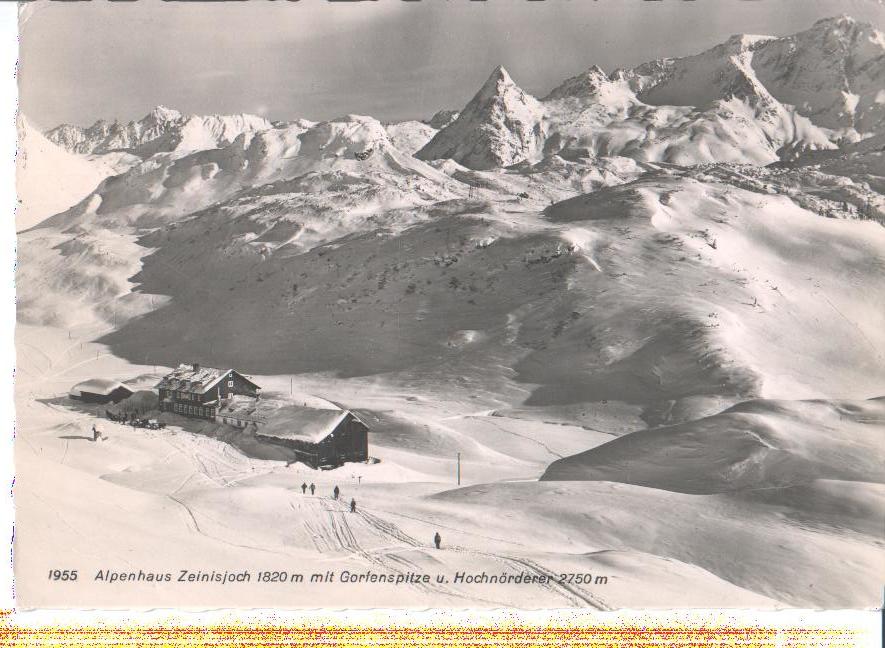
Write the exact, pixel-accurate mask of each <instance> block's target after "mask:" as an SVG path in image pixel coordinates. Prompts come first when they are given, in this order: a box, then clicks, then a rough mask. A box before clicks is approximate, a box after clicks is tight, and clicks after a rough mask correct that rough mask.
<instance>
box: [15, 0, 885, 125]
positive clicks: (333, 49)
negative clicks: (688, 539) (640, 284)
mask: <svg viewBox="0 0 885 648" xmlns="http://www.w3.org/2000/svg"><path fill="white" fill-rule="evenodd" d="M839 14H848V15H851V16H853V17H854V18H856V19H858V20H863V21H867V22H871V23H873V24H874V25H876V26H877V27H879V28H880V29H885V3H883V1H882V0H692V1H689V0H660V1H647V0H545V1H544V2H537V1H536V2H531V1H529V0H485V1H480V2H477V1H471V0H420V1H411V2H405V1H403V0H375V1H367V2H329V1H328V0H299V1H297V2H281V1H269V0H250V1H248V2H162V1H161V0H138V1H137V2H107V1H106V0H93V1H91V2H50V1H49V0H37V1H35V2H31V3H26V4H24V8H23V9H22V13H21V15H20V39H19V40H20V54H19V66H18V81H19V92H20V99H19V101H20V107H21V110H22V112H23V113H24V114H25V115H26V116H27V117H28V119H29V120H30V121H31V122H32V123H34V124H35V125H37V126H38V127H40V128H43V129H47V128H51V127H52V126H55V125H57V124H59V123H64V122H66V123H72V124H79V125H88V124H91V123H92V122H94V121H95V120H97V119H99V118H103V119H120V120H123V121H128V120H130V119H138V118H140V117H141V116H143V115H145V114H146V113H148V112H149V111H150V110H151V108H152V107H154V106H156V105H159V104H162V105H165V106H168V107H171V108H175V109H177V110H180V111H181V112H183V113H186V114H209V113H214V114H230V113H242V112H247V113H255V114H260V115H263V116H266V117H268V118H269V119H274V120H290V119H296V118H302V117H303V118H307V119H312V120H322V119H332V118H335V117H339V116H341V115H345V114H367V115H372V116H374V117H376V118H378V119H381V120H383V121H397V120H403V119H412V118H417V119H426V118H429V117H430V116H431V115H433V114H434V113H435V112H436V111H437V110H440V109H459V108H461V107H463V106H464V104H465V103H467V101H469V99H470V97H471V96H472V95H473V94H474V93H475V92H476V91H477V90H478V89H479V87H480V86H481V85H482V83H483V82H484V81H485V79H486V78H487V77H488V75H489V74H490V73H491V71H492V70H493V69H494V68H495V66H497V65H499V64H500V65H504V67H506V68H507V70H508V71H509V72H510V74H511V76H512V77H513V78H514V80H515V81H516V82H517V83H518V84H519V85H520V86H521V87H522V88H524V89H525V90H526V91H528V92H531V93H533V94H536V95H544V94H546V93H547V92H549V91H550V90H551V89H552V88H554V87H555V86H556V85H558V84H559V83H560V82H561V81H562V80H563V79H565V78H567V77H569V76H573V75H575V74H578V73H579V72H581V71H583V70H585V69H586V68H588V67H590V66H591V65H594V64H595V65H599V66H600V67H602V68H603V69H605V70H606V71H609V72H610V71H612V70H613V69H615V68H618V67H631V66H635V65H638V64H639V63H643V62H645V61H648V60H652V59H655V58H661V57H665V56H684V55H688V54H693V53H696V52H699V51H702V50H704V49H706V48H708V47H711V46H713V45H716V44H717V43H720V42H722V41H723V40H725V39H726V38H728V37H729V36H731V35H732V34H736V33H755V34H772V35H785V34H790V33H794V32H796V31H800V30H802V29H806V28H808V27H810V26H811V25H812V23H814V21H815V20H817V19H819V18H822V17H827V16H833V15H839Z"/></svg>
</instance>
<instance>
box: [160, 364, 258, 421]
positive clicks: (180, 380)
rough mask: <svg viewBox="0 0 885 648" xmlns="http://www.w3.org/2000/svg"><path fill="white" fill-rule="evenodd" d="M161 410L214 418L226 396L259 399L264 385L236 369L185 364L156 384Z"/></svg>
mask: <svg viewBox="0 0 885 648" xmlns="http://www.w3.org/2000/svg"><path fill="white" fill-rule="evenodd" d="M156 388H157V390H158V391H159V395H160V411H162V412H172V413H174V414H181V415H182V416H191V417H194V418H202V419H209V420H214V419H215V415H216V413H217V411H218V409H219V407H220V406H221V405H222V404H223V402H224V401H225V399H228V398H231V397H233V396H248V397H250V398H252V399H257V398H258V395H259V393H260V391H261V388H260V387H259V386H258V385H256V384H255V383H254V382H252V381H251V380H249V379H248V378H246V377H245V376H244V375H243V374H241V373H239V372H238V371H234V370H233V369H214V368H212V367H203V366H200V365H199V364H182V365H180V366H179V367H178V368H177V369H175V370H174V371H172V372H171V373H169V374H167V375H166V376H165V377H164V378H163V380H161V381H160V382H159V383H157V385H156Z"/></svg>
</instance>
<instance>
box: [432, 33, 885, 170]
mask: <svg viewBox="0 0 885 648" xmlns="http://www.w3.org/2000/svg"><path fill="white" fill-rule="evenodd" d="M883 128H885V36H883V34H882V32H880V31H878V30H876V29H874V28H873V27H872V26H871V25H869V24H863V23H858V22H856V21H854V20H853V19H851V18H848V17H844V16H843V17H839V18H831V19H826V20H821V21H819V22H817V23H815V25H814V26H813V27H812V28H810V29H809V30H806V31H803V32H800V33H798V34H794V35H792V36H787V37H782V38H776V37H771V36H752V35H738V36H733V37H732V38H730V39H728V40H727V41H726V42H725V43H722V44H720V45H717V46H716V47H713V48H711V49H709V50H706V51H704V52H702V53H700V54H697V55H694V56H688V57H683V58H677V59H661V60H657V61H652V62H649V63H645V64H642V65H640V66H638V67H636V68H633V69H628V70H616V71H614V72H613V73H612V74H610V75H606V74H605V72H604V71H603V70H602V69H600V68H599V67H596V66H593V67H591V68H590V69H588V70H587V71H586V72H584V73H582V74H579V75H577V76H574V77H572V78H569V79H567V80H566V81H564V82H563V83H562V84H560V85H559V86H558V87H556V88H555V89H554V90H552V91H551V92H550V93H549V94H548V95H547V96H546V97H544V99H543V100H541V101H538V100H536V99H535V98H534V97H531V96H530V95H528V94H526V93H525V92H524V91H523V90H521V89H519V88H518V86H516V84H515V83H514V82H513V81H512V79H510V77H509V75H507V73H506V72H503V71H502V70H501V69H500V68H499V69H498V70H496V71H495V72H494V73H493V74H492V77H491V78H490V79H489V81H487V82H486V84H485V85H484V86H483V88H482V89H481V90H480V92H479V93H478V94H477V95H476V97H474V98H473V100H471V102H470V103H469V104H468V106H467V107H466V108H465V109H464V111H463V112H462V113H461V116H460V117H459V118H458V119H457V120H455V121H454V122H452V123H451V124H449V125H448V126H446V127H444V128H443V129H442V130H441V131H440V132H439V133H438V134H437V135H436V136H435V137H434V138H433V140H431V142H430V143H428V144H427V146H425V147H424V148H423V149H422V150H421V151H419V153H418V157H421V158H422V159H438V158H446V157H448V158H451V159H453V160H455V161H457V162H459V163H461V164H463V165H465V166H467V167H471V168H476V169H487V168H491V167H494V166H508V165H510V164H514V163H517V162H521V161H526V160H527V161H537V160H538V159H540V157H542V156H543V155H549V154H552V153H557V152H560V151H563V150H566V151H567V152H568V150H571V151H572V155H575V151H577V152H578V154H580V152H582V151H583V153H584V154H586V155H590V156H610V155H622V156H627V157H632V158H634V159H637V160H640V161H652V162H668V163H676V164H682V165H686V164H699V163H707V162H747V163H752V164H767V163H770V162H773V161H777V160H779V159H792V158H794V157H795V156H796V155H799V154H801V153H802V152H804V151H809V150H819V149H833V148H836V147H837V146H838V145H840V144H842V143H844V142H850V141H856V140H857V139H860V138H862V137H866V136H869V135H870V134H873V133H877V132H882V130H883Z"/></svg>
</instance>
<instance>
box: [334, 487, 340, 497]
mask: <svg viewBox="0 0 885 648" xmlns="http://www.w3.org/2000/svg"><path fill="white" fill-rule="evenodd" d="M340 494H341V490H340V489H339V488H338V487H337V486H336V487H335V490H333V491H332V495H334V496H335V499H338V495H340Z"/></svg>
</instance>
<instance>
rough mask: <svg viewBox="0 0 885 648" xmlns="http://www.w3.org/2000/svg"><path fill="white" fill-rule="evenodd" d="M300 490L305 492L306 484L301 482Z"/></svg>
mask: <svg viewBox="0 0 885 648" xmlns="http://www.w3.org/2000/svg"><path fill="white" fill-rule="evenodd" d="M301 492H302V493H307V484H304V483H302V484H301Z"/></svg>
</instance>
